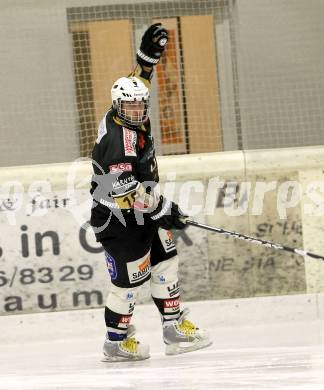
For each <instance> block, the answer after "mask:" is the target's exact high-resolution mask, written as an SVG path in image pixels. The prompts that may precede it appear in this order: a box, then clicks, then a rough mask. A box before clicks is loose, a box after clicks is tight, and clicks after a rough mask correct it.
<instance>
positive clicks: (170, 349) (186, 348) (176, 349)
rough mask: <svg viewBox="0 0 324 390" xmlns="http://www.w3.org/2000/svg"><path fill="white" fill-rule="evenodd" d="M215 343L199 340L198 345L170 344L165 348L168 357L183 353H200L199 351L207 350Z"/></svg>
mask: <svg viewBox="0 0 324 390" xmlns="http://www.w3.org/2000/svg"><path fill="white" fill-rule="evenodd" d="M212 344H213V342H212V341H211V340H203V341H201V340H199V341H198V342H197V343H195V344H192V343H175V344H169V345H166V347H165V354H166V355H168V356H169V355H180V354H182V353H187V352H193V351H198V350H199V349H203V348H207V347H209V346H210V345H212Z"/></svg>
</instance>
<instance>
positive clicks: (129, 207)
mask: <svg viewBox="0 0 324 390" xmlns="http://www.w3.org/2000/svg"><path fill="white" fill-rule="evenodd" d="M92 166H93V171H94V175H93V178H92V183H91V191H90V192H91V194H92V196H93V198H94V206H95V207H93V208H92V213H91V225H92V226H95V227H99V226H102V225H103V221H105V220H107V218H108V217H110V214H111V213H113V216H112V217H113V218H112V220H111V223H110V224H109V228H108V229H104V230H103V231H100V234H99V233H96V237H97V240H100V239H102V238H103V237H105V235H106V234H107V231H109V229H110V232H111V231H112V230H114V229H115V227H114V224H115V225H116V223H117V219H118V218H116V215H117V217H118V213H121V214H122V215H123V217H124V218H125V220H126V223H127V224H134V223H136V221H135V218H134V216H133V214H134V213H133V204H134V200H135V194H136V189H137V188H138V186H139V184H140V183H143V182H145V183H147V184H149V186H150V187H154V185H155V183H157V182H158V181H159V175H158V168H157V162H156V158H155V150H154V141H153V137H152V135H151V128H150V122H149V121H147V122H146V123H145V124H143V125H142V126H141V127H134V128H133V127H126V126H125V125H123V123H122V122H120V121H119V119H118V117H117V116H116V111H115V110H114V109H111V110H109V111H108V112H107V113H106V115H105V116H104V118H103V120H102V121H101V123H100V125H99V129H98V137H97V140H96V143H95V146H94V148H93V152H92ZM117 225H118V223H117Z"/></svg>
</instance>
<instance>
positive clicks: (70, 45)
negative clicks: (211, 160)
mask: <svg viewBox="0 0 324 390" xmlns="http://www.w3.org/2000/svg"><path fill="white" fill-rule="evenodd" d="M323 12H324V4H323V2H321V1H320V0H312V1H311V2H305V1H303V0H296V1H295V2H294V3H293V4H292V3H291V2H290V1H289V0H280V1H279V0H278V1H272V0H242V1H235V0H222V1H217V0H178V1H163V0H161V1H145V0H143V1H139V0H136V1H135V0H133V1H130V0H129V1H128V2H127V0H126V1H125V3H124V2H123V4H122V2H116V1H113V0H110V1H109V0H105V1H103V0H87V1H85V0H73V1H68V0H65V1H62V0H60V1H59V0H51V1H49V0H42V1H40V0H14V1H12V0H10V1H9V0H2V1H1V4H0V31H1V35H0V37H1V38H0V39H1V46H0V47H1V52H2V55H1V60H0V61H1V69H2V72H1V76H0V78H1V86H2V94H1V97H0V99H1V105H0V107H1V108H0V110H1V124H0V126H1V133H0V165H1V166H11V165H27V164H40V163H51V162H64V161H71V160H73V159H75V158H77V157H80V156H82V157H87V156H89V155H90V153H91V149H92V146H93V143H94V140H95V137H96V133H97V126H98V123H99V122H100V120H101V118H102V116H103V115H104V113H105V112H106V111H107V110H108V109H109V107H110V105H111V99H110V88H111V85H112V83H113V81H114V80H116V79H117V78H119V77H121V76H124V75H127V74H128V73H129V72H130V71H131V70H132V69H133V67H134V65H135V53H136V49H137V48H138V47H139V44H140V40H141V36H142V34H143V32H144V31H145V29H146V28H147V27H148V26H149V25H150V24H151V23H153V22H157V21H159V22H161V23H163V25H165V26H166V28H167V29H168V31H169V35H170V41H169V44H168V46H167V49H166V52H165V55H164V57H163V59H162V60H161V62H160V64H159V65H158V66H157V67H156V71H155V76H154V79H153V84H152V89H151V101H152V114H151V121H152V124H153V126H152V128H153V133H154V136H155V141H156V148H157V154H160V155H167V154H185V153H201V152H217V151H227V150H238V149H259V148H276V147H288V146H308V145H319V144H324V133H323V131H322V124H323V119H324V113H323V110H322V104H321V103H322V101H323V98H324V74H323V72H322V69H323V65H324V55H323V53H324V40H323V39H322V36H323V33H324V25H323V23H322V18H321V15H323Z"/></svg>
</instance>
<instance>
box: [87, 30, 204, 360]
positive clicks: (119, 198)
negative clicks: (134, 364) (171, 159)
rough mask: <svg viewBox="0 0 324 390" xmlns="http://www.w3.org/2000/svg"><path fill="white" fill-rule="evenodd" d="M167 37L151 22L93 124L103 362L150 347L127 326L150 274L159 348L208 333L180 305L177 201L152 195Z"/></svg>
mask: <svg viewBox="0 0 324 390" xmlns="http://www.w3.org/2000/svg"><path fill="white" fill-rule="evenodd" d="M167 41H168V34H167V31H166V30H165V29H164V28H163V27H162V25H161V24H159V23H157V24H154V25H152V26H150V27H149V28H148V29H147V31H146V32H145V33H144V35H143V37H142V42H141V45H140V49H139V50H138V52H137V55H136V59H137V65H136V68H135V70H134V71H133V72H132V73H131V75H130V76H128V77H121V78H119V79H118V80H117V81H116V82H115V83H114V84H113V86H112V89H111V96H112V102H113V104H112V107H111V109H110V110H109V111H108V112H107V113H106V114H105V116H104V118H103V120H102V121H101V123H100V125H99V130H98V138H97V140H96V143H95V146H94V149H93V152H92V163H93V169H94V176H93V180H92V188H91V193H92V196H93V207H92V210H91V225H92V227H93V229H94V231H95V235H96V239H97V241H99V242H100V243H101V244H102V246H103V247H104V250H105V256H106V263H107V267H108V270H109V274H110V278H111V282H112V285H111V289H110V292H109V294H108V297H107V302H106V307H105V322H106V327H107V336H106V340H105V343H104V347H103V351H104V361H109V362H110V361H113V362H115V361H129V360H143V359H147V358H149V357H150V355H149V346H148V345H146V344H144V343H139V342H138V341H137V340H136V339H135V337H134V334H135V327H134V326H133V325H131V324H130V322H131V318H132V314H133V311H134V307H135V303H136V296H137V293H138V290H139V288H140V286H141V285H142V284H143V283H144V282H146V281H148V280H150V288H151V294H152V298H153V301H154V303H155V305H156V306H157V308H158V310H159V312H160V315H161V320H162V332H163V340H164V343H165V345H166V351H165V352H166V354H168V355H174V354H180V353H184V352H189V351H194V350H197V349H200V348H204V347H206V346H208V345H210V344H211V341H210V339H209V337H208V335H207V333H206V332H205V331H203V330H200V329H198V328H197V327H196V326H195V325H194V324H193V323H192V322H191V321H189V320H188V319H187V315H188V309H185V310H183V311H180V305H179V285H178V256H177V251H176V247H175V244H174V242H173V240H172V233H171V232H170V230H169V229H183V228H185V227H186V223H185V220H184V219H183V217H184V216H183V214H182V213H181V211H180V210H179V207H178V206H177V205H176V204H175V203H173V202H171V201H169V200H167V199H165V198H164V197H163V196H162V195H159V194H158V193H157V192H156V191H155V189H154V187H155V184H156V183H157V182H158V180H159V176H158V168H157V163H156V159H155V151H154V144H153V138H152V135H151V128H150V120H149V105H150V103H149V89H148V87H149V86H150V80H151V78H152V75H153V68H154V65H156V64H157V63H158V62H159V60H160V57H161V55H162V53H163V50H164V48H165V45H166V44H167Z"/></svg>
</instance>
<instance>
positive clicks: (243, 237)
mask: <svg viewBox="0 0 324 390" xmlns="http://www.w3.org/2000/svg"><path fill="white" fill-rule="evenodd" d="M186 223H187V225H191V226H196V227H198V228H201V229H205V230H209V231H211V232H214V233H219V234H225V235H226V236H231V237H234V238H238V239H239V240H244V241H249V242H252V244H257V245H263V246H265V247H267V248H273V249H277V250H283V251H286V252H292V253H296V254H297V255H300V256H309V257H313V258H314V259H321V260H324V256H320V255H316V254H315V253H311V252H307V251H304V250H302V249H297V248H291V247H289V246H286V245H282V244H277V243H274V242H271V241H266V240H261V239H259V238H255V237H251V236H246V235H245V234H240V233H236V232H231V231H230V230H225V229H222V228H217V227H212V226H208V225H204V224H202V223H198V222H195V221H190V220H186Z"/></svg>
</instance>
